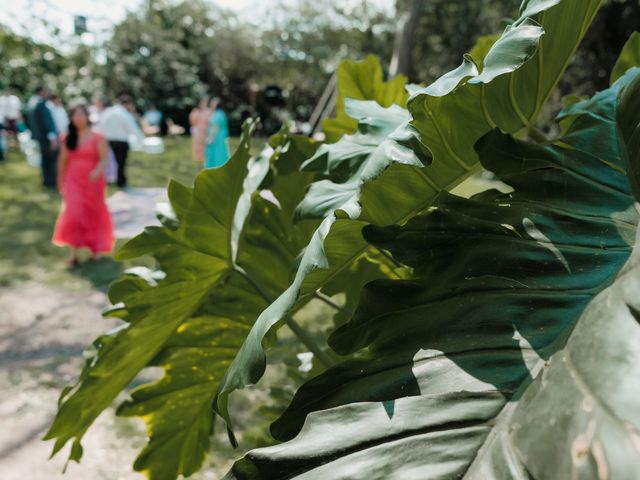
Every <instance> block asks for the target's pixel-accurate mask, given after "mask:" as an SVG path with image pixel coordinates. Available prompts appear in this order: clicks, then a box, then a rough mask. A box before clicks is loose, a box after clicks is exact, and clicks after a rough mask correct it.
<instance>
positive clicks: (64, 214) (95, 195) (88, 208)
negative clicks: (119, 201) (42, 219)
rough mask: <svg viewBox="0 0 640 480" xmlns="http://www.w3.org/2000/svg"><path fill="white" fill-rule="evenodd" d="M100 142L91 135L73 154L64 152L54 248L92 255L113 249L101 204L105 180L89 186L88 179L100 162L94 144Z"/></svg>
mask: <svg viewBox="0 0 640 480" xmlns="http://www.w3.org/2000/svg"><path fill="white" fill-rule="evenodd" d="M102 138H103V137H102V135H100V134H99V133H95V132H94V133H93V134H92V135H91V136H90V137H89V138H87V139H85V140H83V141H82V142H81V143H79V144H78V146H77V147H76V149H75V150H69V151H68V155H69V156H68V158H67V164H66V166H65V170H64V172H63V176H62V182H61V193H62V199H63V204H62V211H61V212H60V216H59V217H58V221H57V222H56V228H55V231H54V233H53V243H54V244H55V245H60V246H62V245H69V246H71V247H74V248H80V247H86V248H88V249H89V250H91V252H92V253H93V254H97V253H108V252H111V250H112V249H113V243H114V238H113V223H112V222H111V215H110V213H109V210H108V209H107V204H106V202H105V191H106V188H107V182H106V179H105V176H104V174H102V175H100V176H99V177H98V178H97V179H96V180H95V181H93V182H92V181H91V180H90V179H89V174H90V173H91V171H92V170H93V169H94V168H95V167H96V165H97V164H98V162H99V161H100V153H99V151H98V142H99V141H100V140H102ZM63 141H64V139H63Z"/></svg>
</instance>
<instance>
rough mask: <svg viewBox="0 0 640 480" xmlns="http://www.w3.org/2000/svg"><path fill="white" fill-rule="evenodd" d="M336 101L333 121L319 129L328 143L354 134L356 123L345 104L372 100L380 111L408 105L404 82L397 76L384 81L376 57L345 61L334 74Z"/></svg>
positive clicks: (402, 78)
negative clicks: (346, 101) (381, 108)
mask: <svg viewBox="0 0 640 480" xmlns="http://www.w3.org/2000/svg"><path fill="white" fill-rule="evenodd" d="M336 76H337V89H338V97H337V99H336V117H335V118H327V119H325V120H323V122H322V129H323V131H324V133H325V135H326V137H327V140H328V141H330V142H335V141H337V140H339V139H340V137H342V136H343V135H344V134H350V133H354V132H355V131H356V128H357V127H358V122H357V121H356V120H354V119H353V118H351V117H350V116H349V114H348V113H347V112H346V111H345V100H346V99H347V98H352V99H355V100H373V101H375V102H377V103H378V104H380V105H382V106H383V107H390V106H391V105H394V104H396V105H400V106H402V107H404V106H405V105H406V103H407V96H408V95H407V92H406V90H405V85H406V83H407V78H406V77H405V76H403V75H398V76H397V77H395V78H393V79H392V80H390V81H388V82H385V81H384V80H383V73H382V66H381V65H380V61H379V60H378V58H377V57H375V56H373V55H369V56H368V57H367V58H365V59H364V60H363V61H361V62H353V61H350V60H347V61H344V62H342V63H341V64H340V66H339V67H338V71H337V72H336Z"/></svg>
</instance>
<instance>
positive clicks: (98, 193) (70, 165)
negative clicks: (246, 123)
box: [0, 87, 229, 265]
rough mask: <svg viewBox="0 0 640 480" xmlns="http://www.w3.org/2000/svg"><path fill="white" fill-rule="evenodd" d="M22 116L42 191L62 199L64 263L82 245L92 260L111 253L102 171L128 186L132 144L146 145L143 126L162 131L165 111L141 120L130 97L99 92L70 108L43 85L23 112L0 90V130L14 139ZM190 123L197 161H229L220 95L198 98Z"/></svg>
mask: <svg viewBox="0 0 640 480" xmlns="http://www.w3.org/2000/svg"><path fill="white" fill-rule="evenodd" d="M23 110H26V115H25V116H24V117H25V118H23V116H22V112H23ZM24 120H26V123H27V124H28V128H29V130H30V132H31V138H32V139H33V140H34V141H35V142H37V144H38V146H39V150H40V156H41V169H42V183H43V185H44V187H45V188H57V189H58V191H59V192H60V194H61V196H62V199H63V204H62V209H61V211H60V215H59V216H58V219H57V222H56V226H55V230H54V233H53V239H52V241H53V243H54V244H55V245H59V246H69V247H71V256H70V258H69V259H68V264H69V265H76V264H77V263H78V262H79V256H78V251H79V249H81V248H87V249H89V250H90V251H91V254H92V258H97V257H98V256H99V255H100V254H103V253H109V252H111V251H112V249H113V245H114V232H113V224H112V220H111V215H110V213H109V210H108V208H107V205H106V198H105V197H106V187H107V175H106V174H107V173H108V170H109V167H110V165H113V166H114V168H115V169H116V170H117V173H116V174H115V175H113V176H114V177H115V183H116V184H117V185H118V187H120V188H125V187H126V186H127V176H126V163H127V156H128V153H129V149H130V147H131V146H132V144H133V143H138V144H142V143H143V139H144V133H143V130H144V131H145V132H147V133H150V134H157V133H159V132H160V128H161V123H162V121H163V117H162V113H161V112H160V111H159V110H158V109H157V108H156V107H155V106H153V105H150V106H149V108H148V109H147V111H146V112H145V114H144V115H143V117H142V118H141V120H140V124H141V125H139V124H138V120H137V119H136V118H135V107H134V103H133V101H132V99H131V98H130V97H128V96H122V97H120V98H119V99H118V100H117V101H116V102H114V104H112V105H108V104H107V100H106V98H105V97H104V96H102V95H95V96H94V97H93V99H92V104H91V105H90V106H87V105H86V104H84V103H77V104H75V105H73V106H72V107H71V108H70V109H69V110H67V109H66V108H65V107H64V105H63V102H62V99H61V98H60V97H59V96H57V95H50V94H49V91H48V90H47V88H45V87H40V88H38V89H37V90H36V92H35V95H34V96H33V97H32V98H31V99H30V100H29V101H28V103H27V105H26V109H23V104H22V102H21V101H20V99H19V98H18V97H17V96H15V95H13V94H11V92H8V91H6V92H2V95H0V133H3V134H4V133H5V132H6V134H7V135H6V136H7V137H8V139H9V141H10V142H11V140H13V142H14V143H15V142H16V139H17V134H18V132H19V131H21V130H24V129H26V128H27V127H26V126H25V125H24V123H25V122H24ZM189 120H190V123H191V134H192V141H193V155H194V159H195V160H196V161H197V162H199V163H200V164H201V165H202V166H203V167H204V168H216V167H220V166H222V165H224V164H226V163H227V161H228V160H229V148H228V137H229V126H228V120H227V116H226V114H225V113H224V111H223V110H222V108H221V107H220V100H219V99H218V98H212V99H209V98H205V99H203V100H202V101H201V102H200V103H199V104H198V105H197V106H196V107H195V108H194V109H193V110H192V111H191V113H190V116H189ZM141 127H142V128H141ZM0 147H1V146H0ZM0 154H2V148H0ZM1 158H2V157H0V159H1Z"/></svg>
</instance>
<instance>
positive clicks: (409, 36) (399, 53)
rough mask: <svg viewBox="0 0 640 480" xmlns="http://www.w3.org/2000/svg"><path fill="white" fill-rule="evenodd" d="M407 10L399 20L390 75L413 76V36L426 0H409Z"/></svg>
mask: <svg viewBox="0 0 640 480" xmlns="http://www.w3.org/2000/svg"><path fill="white" fill-rule="evenodd" d="M406 3H407V6H406V10H405V11H404V13H403V14H402V15H401V16H400V19H399V20H398V31H397V32H396V39H395V42H394V45H393V55H391V64H390V65H389V76H390V77H395V76H397V75H400V74H402V75H405V76H407V77H412V76H413V75H412V74H413V72H412V71H411V66H412V65H413V63H412V62H411V52H412V50H413V37H414V33H415V31H416V27H417V26H418V21H419V20H420V14H421V13H422V9H423V8H424V0H409V1H407V2H406Z"/></svg>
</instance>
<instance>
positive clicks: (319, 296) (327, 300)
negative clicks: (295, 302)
mask: <svg viewBox="0 0 640 480" xmlns="http://www.w3.org/2000/svg"><path fill="white" fill-rule="evenodd" d="M313 296H314V297H316V298H317V299H318V300H320V301H321V302H324V303H326V304H327V305H329V306H330V307H331V308H333V309H334V310H337V311H339V312H342V313H346V314H347V315H351V312H350V311H349V310H347V309H346V308H344V307H343V306H342V305H338V304H337V303H336V302H335V301H334V300H333V298H331V297H330V296H329V295H325V294H324V293H322V292H321V291H320V290H319V289H318V290H316V292H315V293H314V294H313Z"/></svg>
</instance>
